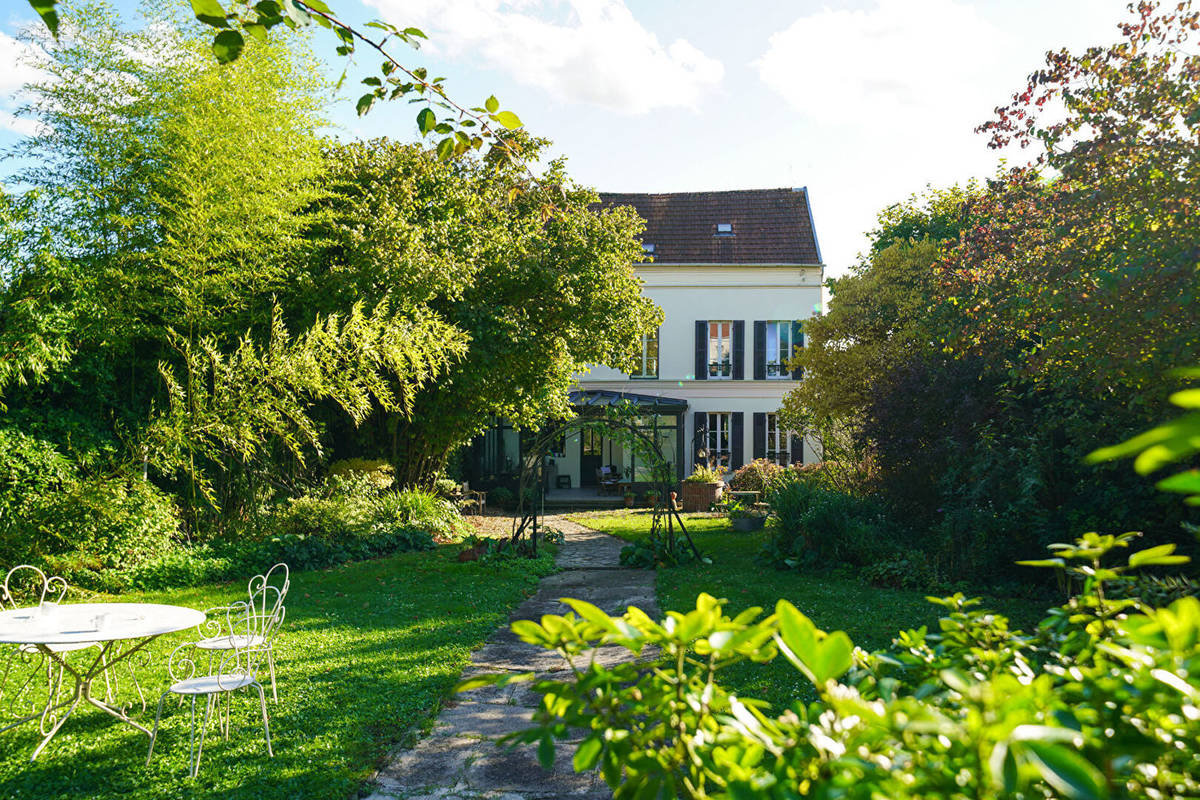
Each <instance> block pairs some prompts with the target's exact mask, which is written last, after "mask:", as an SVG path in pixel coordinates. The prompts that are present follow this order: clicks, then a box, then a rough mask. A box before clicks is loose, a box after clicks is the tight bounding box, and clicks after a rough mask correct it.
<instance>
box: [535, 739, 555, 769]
mask: <svg viewBox="0 0 1200 800" xmlns="http://www.w3.org/2000/svg"><path fill="white" fill-rule="evenodd" d="M537 759H538V763H539V764H541V765H542V768H543V769H550V768H551V767H553V766H554V740H553V739H551V738H550V737H549V736H543V737H542V740H541V741H540V742H538V749H537Z"/></svg>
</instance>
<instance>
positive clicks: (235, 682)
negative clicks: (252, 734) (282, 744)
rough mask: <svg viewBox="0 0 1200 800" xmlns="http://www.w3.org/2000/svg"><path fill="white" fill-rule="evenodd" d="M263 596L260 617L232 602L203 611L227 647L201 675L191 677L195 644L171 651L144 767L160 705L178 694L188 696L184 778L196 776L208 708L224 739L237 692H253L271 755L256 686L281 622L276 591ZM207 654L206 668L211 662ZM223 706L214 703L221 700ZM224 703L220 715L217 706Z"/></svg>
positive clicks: (268, 731)
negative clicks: (199, 717) (219, 618)
mask: <svg viewBox="0 0 1200 800" xmlns="http://www.w3.org/2000/svg"><path fill="white" fill-rule="evenodd" d="M262 593H263V594H264V595H265V596H266V598H267V605H266V607H267V609H268V610H267V612H266V613H265V614H264V613H261V612H260V610H259V609H260V607H258V606H254V605H251V604H250V603H245V602H238V603H234V604H233V605H232V606H228V607H225V608H221V609H210V610H209V612H208V613H210V614H212V613H218V614H220V615H223V616H224V619H225V623H226V628H225V630H227V631H229V633H228V636H229V647H227V648H225V649H224V651H223V652H222V654H221V660H220V662H219V664H217V666H216V668H215V669H212V668H211V667H210V669H209V670H208V671H207V674H197V667H196V657H197V655H198V653H200V652H204V651H203V649H202V648H200V647H199V642H188V643H185V644H182V645H180V646H179V647H177V648H175V650H174V651H173V652H172V653H171V660H170V663H169V664H168V670H169V671H170V674H171V681H172V683H171V686H170V688H168V689H167V691H165V692H163V693H162V696H161V697H160V698H159V699H158V711H157V712H156V713H155V716H154V731H153V733H151V734H150V750H149V752H147V753H146V764H147V765H148V764H149V763H150V759H151V757H152V756H153V755H154V743H155V741H157V739H158V727H159V723H160V721H161V720H162V710H163V703H164V702H165V701H166V699H167V697H168V695H172V694H174V695H178V696H179V697H180V699H181V700H182V699H185V698H189V697H190V698H191V701H192V703H191V705H192V708H191V732H190V734H189V738H188V765H189V774H190V775H191V777H193V778H195V777H196V776H197V775H198V774H199V773H200V757H201V756H202V755H203V753H204V734H205V732H206V731H207V729H208V724H209V721H210V720H211V719H212V712H213V708H214V707H215V708H216V709H217V724H218V726H219V728H220V730H221V732H222V733H223V734H224V736H225V738H226V739H228V738H229V723H230V703H229V702H228V700H229V699H230V698H231V696H232V694H233V693H234V692H236V691H239V690H241V689H245V690H247V691H249V690H251V689H253V690H254V691H257V692H258V704H259V708H260V709H261V710H262V722H263V735H264V736H266V739H267V755H268V756H271V757H274V756H275V753H274V751H273V750H272V749H271V728H270V722H269V721H268V719H267V698H266V694H265V693H264V692H263V687H262V684H260V683H259V682H258V669H259V667H260V666H261V665H262V662H263V660H264V659H267V658H269V657H270V652H271V641H272V640H273V639H274V637H275V632H276V631H278V630H279V626H280V624H282V623H283V616H284V610H283V605H282V603H281V602H280V600H281V598H280V596H279V595H280V592H279V589H278V588H277V587H274V586H266V587H265V588H264V589H263V592H262ZM208 652H209V654H210V657H209V662H210V665H211V663H212V661H213V660H214V659H213V658H212V656H211V654H212V653H213V650H211V649H210V650H209V651H208ZM198 697H204V698H205V700H206V703H205V709H204V721H203V723H202V724H201V726H200V741H199V743H197V742H196V698H198ZM222 697H223V698H225V700H226V701H227V702H225V703H224V704H222V703H220V699H221V698H222ZM222 705H224V713H222V709H221V706H222Z"/></svg>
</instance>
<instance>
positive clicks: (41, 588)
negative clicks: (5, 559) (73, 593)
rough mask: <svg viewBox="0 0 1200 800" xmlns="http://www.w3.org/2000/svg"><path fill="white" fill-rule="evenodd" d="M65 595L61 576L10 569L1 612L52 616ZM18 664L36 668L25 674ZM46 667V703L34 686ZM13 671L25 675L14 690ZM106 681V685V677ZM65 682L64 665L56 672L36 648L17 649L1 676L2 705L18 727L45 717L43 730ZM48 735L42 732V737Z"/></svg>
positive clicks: (64, 648) (67, 648) (72, 647)
mask: <svg viewBox="0 0 1200 800" xmlns="http://www.w3.org/2000/svg"><path fill="white" fill-rule="evenodd" d="M66 594H67V582H66V580H64V579H63V578H60V577H58V576H51V577H47V576H46V573H44V572H42V571H41V570H40V569H38V568H37V567H33V566H30V565H29V564H21V565H20V566H17V567H13V568H12V569H10V570H9V571H8V574H6V575H5V576H4V584H3V585H2V586H0V610H7V609H16V608H22V607H30V608H37V609H38V610H39V612H40V613H51V612H52V610H53V609H54V608H55V607H56V606H57V605H58V604H59V603H61V602H62V601H63V598H65V597H66ZM47 647H49V649H50V650H52V651H54V652H55V653H71V652H74V651H76V650H86V649H88V648H90V647H96V648H98V647H100V645H99V643H97V642H79V643H76V644H52V645H47ZM18 662H22V663H25V664H35V666H34V667H33V669H31V670H29V671H28V672H25V671H24V670H23V669H21V668H20V667H19V666H17V665H18ZM43 662H44V663H43ZM43 666H45V669H46V672H45V675H46V696H45V702H42V698H41V697H40V690H37V689H35V688H34V683H38V682H40V678H38V677H37V676H38V675H39V674H41V669H42V667H43ZM14 668H16V669H17V670H18V672H19V673H20V672H25V674H24V675H23V676H22V675H20V674H18V675H17V676H15V681H14V682H16V683H17V685H16V686H15V688H12V689H9V688H8V682H9V677H10V675H12V672H13V669H14ZM105 680H106V681H107V677H106V678H105ZM62 682H63V667H62V666H61V665H59V666H58V668H57V670H56V669H55V664H54V662H53V661H51V660H50V659H49V658H46V657H45V656H44V655H43V654H42V651H41V650H38V648H37V647H36V646H35V645H32V644H20V645H16V646H15V647H14V648H13V650H12V651H11V652H10V653H9V657H8V658H6V659H5V663H4V670H3V672H2V673H0V702H5V703H7V704H8V706H9V712H10V713H11V714H12V716H14V717H17V718H19V719H18V721H17V722H14V723H13V725H18V724H20V723H21V722H25V721H28V720H30V719H32V718H34V717H36V716H39V715H40V716H41V717H42V723H41V724H42V727H43V728H45V727H46V725H47V724H48V723H52V722H53V712H54V709H55V707H56V705H57V704H56V702H55V701H56V700H57V698H58V694H59V690H60V689H61V688H62ZM108 695H109V691H107V686H106V691H105V696H106V698H107V696H108ZM26 698H28V699H26ZM13 725H8V726H6V727H0V731H3V730H7V729H8V728H9V727H12V726H13ZM45 732H46V731H45V730H43V733H45Z"/></svg>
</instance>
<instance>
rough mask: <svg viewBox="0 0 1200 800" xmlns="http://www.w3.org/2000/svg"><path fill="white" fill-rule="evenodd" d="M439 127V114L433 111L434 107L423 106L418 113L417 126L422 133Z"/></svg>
mask: <svg viewBox="0 0 1200 800" xmlns="http://www.w3.org/2000/svg"><path fill="white" fill-rule="evenodd" d="M436 127H437V114H435V113H433V109H432V108H422V109H421V110H420V112H418V113H417V128H419V129H420V131H421V134H422V135H425V134H427V133H430V132H431V131H433V129H434V128H436Z"/></svg>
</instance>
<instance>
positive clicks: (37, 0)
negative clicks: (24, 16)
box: [29, 0, 58, 39]
mask: <svg viewBox="0 0 1200 800" xmlns="http://www.w3.org/2000/svg"><path fill="white" fill-rule="evenodd" d="M57 3H58V0H29V5H30V7H31V8H32V9H33V10H34V11H36V12H37V15H38V16H39V17H41V18H42V22H44V23H45V24H46V27H47V28H49V29H50V33H51V35H53V36H54V38H56V39H57V38H58V12H57V11H56V10H55V9H54V6H55V5H57Z"/></svg>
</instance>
